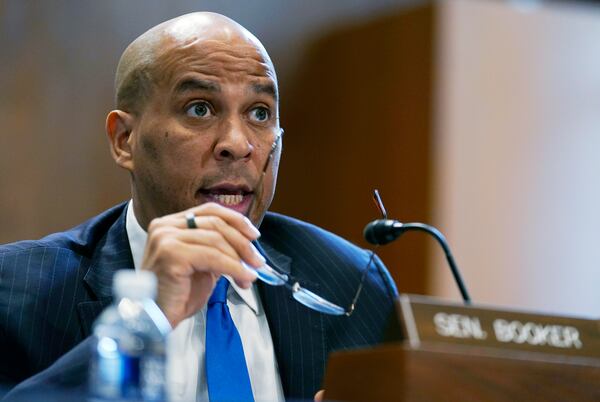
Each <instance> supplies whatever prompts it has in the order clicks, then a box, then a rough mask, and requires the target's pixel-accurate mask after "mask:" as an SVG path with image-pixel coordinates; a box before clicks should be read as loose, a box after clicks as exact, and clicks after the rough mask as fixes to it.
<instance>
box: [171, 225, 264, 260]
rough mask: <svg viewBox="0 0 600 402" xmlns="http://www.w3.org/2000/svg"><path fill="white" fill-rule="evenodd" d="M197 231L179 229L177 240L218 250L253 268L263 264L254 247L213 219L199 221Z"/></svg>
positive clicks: (232, 230) (229, 228)
mask: <svg viewBox="0 0 600 402" xmlns="http://www.w3.org/2000/svg"><path fill="white" fill-rule="evenodd" d="M198 226H199V228H198V229H181V230H180V231H179V233H178V235H177V236H178V238H179V239H180V240H182V241H186V242H188V243H190V244H204V245H208V246H212V247H215V248H218V249H219V250H221V251H222V252H223V253H225V254H227V255H229V256H230V257H232V258H236V259H238V260H240V259H241V260H243V261H244V262H246V263H247V264H249V265H251V266H253V267H260V266H262V265H264V264H265V262H266V261H265V258H264V257H263V256H262V255H261V254H260V253H259V251H258V250H257V249H256V247H254V245H253V244H252V243H251V242H250V241H249V240H248V239H247V238H245V237H244V236H242V235H241V234H240V232H238V231H237V230H235V229H234V228H232V227H231V226H229V225H227V224H226V223H225V222H223V221H219V220H218V219H215V218H214V217H210V218H207V219H201V220H200V221H199V225H198Z"/></svg>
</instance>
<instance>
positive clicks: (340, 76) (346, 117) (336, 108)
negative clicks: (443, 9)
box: [274, 7, 437, 293]
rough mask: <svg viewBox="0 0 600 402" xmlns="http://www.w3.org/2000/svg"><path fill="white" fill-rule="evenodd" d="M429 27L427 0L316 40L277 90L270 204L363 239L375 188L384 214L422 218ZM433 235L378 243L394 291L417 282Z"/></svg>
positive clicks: (426, 202)
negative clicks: (278, 144) (278, 159)
mask: <svg viewBox="0 0 600 402" xmlns="http://www.w3.org/2000/svg"><path fill="white" fill-rule="evenodd" d="M432 29H433V11H432V8H431V7H419V8H417V9H413V10H409V11H404V12H401V13H399V14H396V15H393V16H386V17H384V18H380V19H378V20H374V21H372V22H370V23H368V24H364V25H357V26H351V27H345V28H340V29H337V30H335V31H333V32H332V33H331V34H329V35H326V36H324V37H322V38H319V39H318V40H316V41H315V43H314V44H313V45H312V47H311V48H310V51H309V52H308V54H307V56H306V57H305V58H304V64H303V65H302V66H301V69H300V72H299V74H298V76H297V77H296V78H295V80H294V85H293V86H292V87H291V88H289V89H287V90H286V91H285V93H283V99H282V125H283V127H284V128H285V129H286V136H285V139H284V158H283V162H282V168H281V172H280V179H279V183H278V193H277V197H276V200H275V203H274V209H276V210H279V211H282V212H285V213H289V214H291V215H294V216H297V217H299V218H302V219H305V220H308V221H311V222H314V223H317V224H319V225H321V226H324V227H325V228H328V229H330V230H332V231H334V232H336V233H339V234H341V235H342V236H344V237H346V238H348V239H350V240H352V241H354V242H356V243H359V244H362V245H365V244H366V243H365V242H364V241H363V240H362V229H363V227H364V225H365V224H366V223H367V222H368V221H370V220H372V219H374V218H377V217H378V215H377V210H376V209H375V207H374V205H373V203H372V202H371V193H372V190H373V189H374V188H379V190H380V191H381V194H382V197H383V199H384V202H385V204H386V206H387V208H388V211H389V213H390V216H393V217H394V218H398V219H401V220H404V221H409V220H419V221H429V220H430V204H431V202H430V181H431V180H430V172H431V167H430V166H431V156H430V147H431V144H430V143H431V102H432V99H431V98H432V95H431V91H432V76H431V71H432V58H433V49H432V48H433V46H432V38H433V32H432ZM290 51H294V50H293V49H290ZM433 242H434V240H432V239H429V238H427V237H426V236H425V235H424V234H407V235H405V238H402V239H401V240H399V241H398V242H396V243H394V244H392V245H389V246H386V247H385V248H380V249H379V251H378V253H380V255H381V256H382V258H383V259H384V261H385V262H386V264H387V266H388V267H389V268H390V270H391V272H392V275H393V277H394V278H395V279H396V281H397V282H398V285H399V290H400V291H410V292H415V293H423V292H424V291H425V283H426V272H425V258H426V248H427V247H428V244H432V245H433V244H434V243H433ZM435 247H437V246H435Z"/></svg>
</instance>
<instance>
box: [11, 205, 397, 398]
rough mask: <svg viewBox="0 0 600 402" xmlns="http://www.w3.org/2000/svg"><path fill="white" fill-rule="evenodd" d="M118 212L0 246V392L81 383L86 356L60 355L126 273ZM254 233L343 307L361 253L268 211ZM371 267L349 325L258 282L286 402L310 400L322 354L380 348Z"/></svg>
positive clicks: (384, 300)
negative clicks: (4, 387) (117, 276)
mask: <svg viewBox="0 0 600 402" xmlns="http://www.w3.org/2000/svg"><path fill="white" fill-rule="evenodd" d="M125 211H126V204H121V205H118V206H116V207H113V208H112V209H110V210H108V211H106V212H104V213H102V214H101V215H98V216H96V217H94V218H92V219H91V220H89V221H87V222H85V223H83V224H81V225H79V226H77V227H75V228H73V229H71V230H69V231H66V232H62V233H57V234H53V235H50V236H48V237H45V238H43V239H41V240H37V241H22V242H18V243H13V244H8V245H3V246H0V339H1V342H0V356H1V363H0V384H1V383H4V384H16V383H19V382H21V381H23V380H25V379H27V378H29V377H31V376H34V375H35V374H36V373H40V372H41V371H42V370H45V371H43V372H42V373H40V374H38V375H37V376H36V377H34V379H30V380H29V381H28V382H26V383H25V384H27V385H25V384H23V385H21V386H20V387H19V388H23V387H25V388H27V387H36V386H40V385H52V383H54V385H61V386H66V387H73V386H82V385H83V382H84V381H85V372H86V367H87V357H88V356H89V354H88V353H89V351H88V348H87V347H84V346H83V347H82V346H80V347H78V348H75V349H74V350H73V351H72V352H71V353H67V352H69V351H70V350H71V349H73V348H74V347H75V346H76V345H77V344H78V343H80V342H81V341H83V340H85V339H86V338H87V337H88V336H89V335H90V333H91V328H92V323H93V322H94V320H95V319H96V317H97V316H98V315H99V313H100V312H101V311H102V309H103V308H104V307H106V306H107V305H108V304H110V302H111V282H112V276H113V273H114V271H115V270H118V269H124V268H133V260H132V257H131V251H130V248H129V243H128V240H127V234H126V231H125ZM260 229H261V233H262V237H261V239H260V242H259V245H260V248H262V251H263V252H264V253H265V255H266V257H267V260H268V261H269V262H270V263H271V264H274V265H275V266H277V267H279V268H280V269H282V270H285V271H287V272H288V273H289V274H291V275H292V276H294V277H295V278H297V279H298V280H299V281H300V283H302V284H303V285H305V286H306V287H307V288H309V289H311V290H313V291H315V292H316V293H317V294H319V295H321V296H323V297H325V298H327V299H329V300H331V301H333V302H335V303H337V304H339V305H341V306H347V305H349V303H350V301H351V299H352V297H353V295H354V292H355V291H356V288H357V286H358V283H359V281H360V277H361V273H362V271H363V269H364V268H365V266H366V263H367V261H368V258H369V253H368V252H366V251H365V250H361V249H359V248H357V247H356V246H354V245H352V244H350V243H348V242H347V241H345V240H343V239H341V238H339V237H337V236H335V235H333V234H331V233H329V232H326V231H324V230H323V229H320V228H317V227H316V226H313V225H310V224H307V223H304V222H301V221H298V220H295V219H292V218H289V217H285V216H282V215H278V214H273V213H268V214H267V215H266V217H265V219H264V221H263V223H262V225H261V228H260ZM375 265H376V267H375V268H373V267H371V270H370V275H369V276H368V279H367V281H366V284H365V288H364V289H363V293H362V295H361V298H360V299H359V302H358V304H357V307H356V310H355V312H354V314H353V315H352V316H351V317H333V316H327V315H323V314H320V313H317V312H314V311H312V310H309V309H307V308H306V307H304V306H302V305H301V304H299V303H297V302H296V301H295V300H293V298H292V297H291V292H290V291H289V290H287V289H285V288H283V287H270V286H263V285H262V284H259V286H260V294H261V300H262V303H263V305H264V307H265V311H266V314H267V318H268V321H269V326H270V329H271V334H272V337H273V342H274V347H275V353H276V356H277V361H278V364H279V371H280V375H281V381H282V384H283V388H284V392H285V395H286V397H288V398H312V397H313V395H314V393H315V391H316V390H318V389H319V388H320V385H321V380H322V377H323V374H324V369H325V364H326V360H327V355H328V353H329V352H330V351H332V350H337V349H346V348H354V347H359V346H365V345H372V344H375V343H377V342H379V341H380V340H381V337H382V334H383V330H384V327H385V326H386V325H387V321H388V318H389V316H390V313H391V311H392V309H393V300H394V298H395V296H396V295H397V291H396V288H395V285H394V284H393V282H392V280H391V278H390V276H389V274H388V271H387V270H386V269H385V267H384V266H383V264H382V263H381V261H380V260H379V259H378V258H377V259H376V260H375ZM65 354H67V355H66V356H64V357H63V358H62V359H60V360H58V361H57V359H59V358H60V357H61V356H63V355H65ZM9 386H10V385H9Z"/></svg>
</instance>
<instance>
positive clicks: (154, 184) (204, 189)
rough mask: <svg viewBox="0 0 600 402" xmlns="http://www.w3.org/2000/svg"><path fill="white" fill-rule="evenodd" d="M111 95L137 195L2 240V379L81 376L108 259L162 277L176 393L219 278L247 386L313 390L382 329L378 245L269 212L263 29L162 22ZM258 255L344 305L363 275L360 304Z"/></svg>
mask: <svg viewBox="0 0 600 402" xmlns="http://www.w3.org/2000/svg"><path fill="white" fill-rule="evenodd" d="M116 101H117V109H116V110H113V111H111V112H110V113H109V114H108V116H107V119H106V131H107V134H108V137H109V141H110V146H111V152H112V155H113V158H114V159H115V161H116V163H117V164H118V165H119V166H120V167H122V168H124V169H125V170H127V171H128V172H129V174H130V177H131V189H132V200H131V201H130V202H129V203H125V204H121V205H118V206H116V207H114V208H112V209H110V210H108V211H106V212H104V213H102V214H101V215H99V216H97V217H95V218H93V219H91V220H89V221H87V222H85V223H83V224H82V225H80V226H78V227H76V228H74V229H71V230H69V231H66V232H63V233H57V234H54V235H50V236H48V237H46V238H44V239H41V240H39V241H27V242H18V243H14V244H10V245H5V246H2V247H0V336H1V337H2V338H1V339H2V343H1V345H0V355H1V356H3V361H2V364H1V365H0V381H1V382H4V383H5V384H16V383H19V382H21V381H23V380H25V379H27V378H29V377H32V376H34V375H35V377H33V378H30V379H29V380H27V381H26V382H25V383H23V384H21V385H20V386H19V387H18V389H19V392H21V395H23V394H22V393H23V392H30V391H32V390H33V391H35V390H36V389H37V390H39V389H43V387H64V388H69V387H75V388H77V387H80V388H81V387H83V386H84V384H85V372H86V368H87V358H88V357H89V353H90V348H89V345H88V343H89V342H90V341H89V339H90V338H89V335H90V333H91V328H92V323H93V321H94V320H95V318H96V317H97V316H98V314H99V313H100V311H101V310H102V309H103V308H104V307H106V306H107V305H108V304H109V303H110V302H111V281H112V274H113V273H114V272H115V271H116V270H117V269H126V268H133V269H138V270H141V269H147V270H151V271H153V272H154V273H155V274H156V276H157V278H158V282H159V286H158V295H157V303H158V305H159V306H160V308H161V310H162V311H163V313H164V314H165V316H166V317H167V319H168V320H169V322H170V323H171V326H172V327H173V332H172V334H171V335H170V338H171V339H170V340H169V342H170V344H169V353H170V357H171V359H170V363H169V373H170V374H169V385H170V390H171V397H172V398H173V399H181V400H190V398H193V399H195V398H199V399H202V400H205V399H208V397H209V392H208V389H207V384H206V378H205V377H206V374H205V370H206V367H205V366H204V363H203V362H204V359H205V353H204V342H205V334H204V331H205V325H206V312H205V311H206V304H207V301H208V300H209V298H210V296H211V294H212V292H213V289H214V287H215V284H216V283H217V280H218V279H219V278H221V277H222V276H227V280H228V281H229V283H230V284H231V286H230V287H229V290H228V293H227V304H228V305H229V308H230V310H231V316H232V318H233V321H234V322H235V325H236V327H237V329H238V331H239V333H240V336H241V342H242V344H243V351H244V356H245V361H246V363H247V366H248V376H249V380H250V383H251V385H252V393H253V395H254V399H256V400H283V398H284V397H291V398H312V396H313V395H314V393H315V392H316V391H317V390H318V389H319V387H320V385H321V380H322V376H323V373H324V367H325V363H326V359H327V354H328V353H329V352H330V351H332V350H335V349H343V348H350V347H356V346H363V345H370V344H374V343H376V342H377V341H379V340H380V339H381V336H382V333H383V330H384V327H385V325H386V324H387V318H388V316H389V314H390V312H391V310H392V306H393V299H394V297H395V296H396V289H395V286H394V285H393V282H392V281H391V278H390V277H389V274H388V273H387V271H386V269H385V267H383V265H382V264H381V262H380V261H379V259H377V258H375V259H374V260H373V263H372V264H370V265H371V266H370V267H369V264H368V263H369V261H370V259H369V257H370V253H368V252H366V251H364V250H360V249H358V248H356V247H355V246H353V245H351V244H349V243H348V242H346V241H344V240H342V239H340V238H339V237H337V236H335V235H332V234H331V233H328V232H326V231H324V230H322V229H319V228H317V227H315V226H312V225H310V224H307V223H304V222H301V221H298V220H295V219H292V218H288V217H285V216H282V215H277V214H272V213H266V211H267V209H268V207H269V205H270V203H271V200H272V198H273V195H274V191H275V183H276V179H277V170H278V165H279V158H280V154H281V147H282V146H281V132H282V130H281V129H280V127H279V107H278V87H277V78H276V74H275V70H274V67H273V65H272V62H271V60H270V58H269V56H268V54H267V52H266V50H265V49H264V47H263V46H262V44H261V43H260V42H259V41H258V39H256V38H255V37H254V36H253V35H252V34H251V33H250V32H248V31H247V30H246V29H244V28H243V27H241V26H240V25H239V24H237V23H235V22H234V21H232V20H230V19H228V18H226V17H223V16H220V15H217V14H212V13H194V14H188V15H184V16H181V17H178V18H175V19H173V20H169V21H166V22H164V23H162V24H160V25H158V26H156V27H154V28H152V29H150V30H149V31H147V32H146V33H144V34H143V35H141V36H140V37H138V38H137V39H136V40H135V41H134V42H132V43H131V44H130V45H129V46H128V48H127V49H126V50H125V52H124V53H123V55H122V57H121V60H120V62H119V66H118V68H117V74H116ZM265 167H266V170H264V168H265ZM257 228H260V231H259V230H258V229H257ZM264 266H270V267H274V268H276V269H278V270H280V271H281V272H285V273H286V274H287V275H289V276H291V277H293V278H294V280H295V281H297V282H298V283H300V284H302V285H303V286H304V287H306V288H309V289H311V290H312V291H313V292H315V293H317V294H319V295H320V296H322V297H324V298H325V299H327V300H330V301H332V302H334V303H336V304H339V305H341V306H348V305H350V302H351V300H352V298H353V296H354V294H355V292H356V290H357V288H358V286H359V283H360V280H361V277H362V272H363V271H364V270H365V269H369V274H368V276H367V277H366V280H365V287H364V290H363V293H362V295H361V298H360V299H359V301H358V304H357V307H356V310H355V311H354V313H353V314H352V315H351V316H328V315H324V314H322V313H319V312H316V311H314V310H311V309H308V308H307V307H305V306H303V305H301V304H299V303H297V302H296V301H295V300H294V299H293V298H292V297H291V296H292V294H291V292H290V290H289V289H287V288H285V287H272V286H267V285H264V284H262V283H260V284H258V285H256V284H254V281H255V279H256V277H257V275H256V272H255V269H260V268H261V267H264ZM82 341H83V343H80V342H82ZM78 344H79V346H76V345H78ZM61 356H62V358H61ZM38 373H39V374H38ZM36 374H37V375H36Z"/></svg>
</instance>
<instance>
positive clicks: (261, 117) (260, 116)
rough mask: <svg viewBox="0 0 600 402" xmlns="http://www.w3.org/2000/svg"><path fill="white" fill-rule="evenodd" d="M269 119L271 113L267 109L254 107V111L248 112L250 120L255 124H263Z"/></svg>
mask: <svg viewBox="0 0 600 402" xmlns="http://www.w3.org/2000/svg"><path fill="white" fill-rule="evenodd" d="M269 117H271V113H270V111H269V109H267V108H266V107H264V106H258V107H255V108H254V109H252V110H250V119H251V120H254V121H257V122H265V121H267V120H269Z"/></svg>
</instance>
